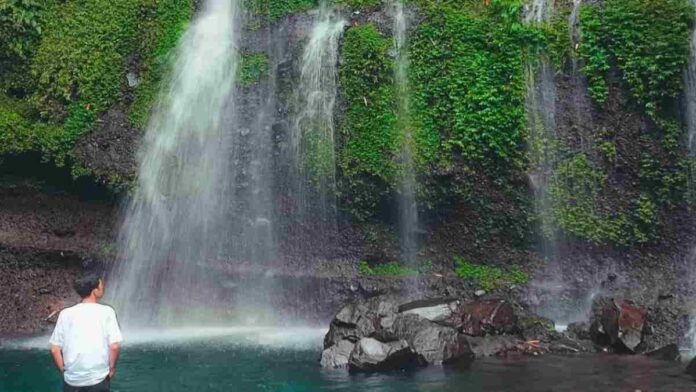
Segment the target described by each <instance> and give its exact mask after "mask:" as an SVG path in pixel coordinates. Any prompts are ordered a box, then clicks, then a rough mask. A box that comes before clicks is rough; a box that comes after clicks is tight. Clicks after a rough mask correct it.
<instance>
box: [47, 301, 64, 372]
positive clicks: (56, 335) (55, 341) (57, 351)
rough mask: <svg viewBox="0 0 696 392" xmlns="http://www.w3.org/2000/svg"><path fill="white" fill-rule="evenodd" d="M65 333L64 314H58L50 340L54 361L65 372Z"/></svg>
mask: <svg viewBox="0 0 696 392" xmlns="http://www.w3.org/2000/svg"><path fill="white" fill-rule="evenodd" d="M64 335H65V334H64V333H63V314H62V313H61V314H60V315H58V322H56V327H55V328H54V329H53V334H51V338H50V340H49V342H50V344H51V356H52V357H53V363H55V365H56V368H58V370H59V371H60V372H61V374H62V373H63V372H65V362H64V361H63V350H62V347H63V344H64V343H65V337H64Z"/></svg>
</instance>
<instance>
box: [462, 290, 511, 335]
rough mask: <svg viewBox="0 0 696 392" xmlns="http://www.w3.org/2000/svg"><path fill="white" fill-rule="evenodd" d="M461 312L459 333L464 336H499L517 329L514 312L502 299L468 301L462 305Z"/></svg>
mask: <svg viewBox="0 0 696 392" xmlns="http://www.w3.org/2000/svg"><path fill="white" fill-rule="evenodd" d="M461 311H462V325H461V331H462V333H464V334H466V335H471V336H483V335H500V334H504V333H514V332H515V330H516V329H517V316H516V315H515V310H514V308H513V307H512V305H511V304H510V303H509V302H507V301H505V300H502V299H481V300H474V301H470V302H467V303H465V304H464V305H462V310H461Z"/></svg>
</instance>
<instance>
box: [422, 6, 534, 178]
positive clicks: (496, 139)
mask: <svg viewBox="0 0 696 392" xmlns="http://www.w3.org/2000/svg"><path fill="white" fill-rule="evenodd" d="M458 3H459V2H451V3H450V2H445V3H444V4H442V5H435V4H440V3H432V4H430V3H426V4H429V5H428V6H424V7H423V8H424V11H425V12H426V15H427V19H426V20H425V21H424V22H423V23H421V24H420V25H419V27H418V28H417V30H416V31H415V34H414V36H413V37H412V39H411V51H410V56H411V81H412V89H413V101H414V102H413V110H414V124H417V125H418V126H417V128H416V132H415V135H414V138H415V141H416V149H417V152H418V160H419V164H420V165H421V167H424V166H428V165H434V166H436V167H440V168H443V169H445V168H447V167H449V166H450V165H451V164H452V163H453V161H454V160H455V159H457V160H461V161H463V162H462V163H463V164H464V165H466V166H468V167H483V168H485V169H487V170H490V171H493V172H497V173H500V172H505V171H506V170H510V169H513V168H516V167H522V166H524V162H523V156H522V151H523V149H522V148H521V145H522V140H523V137H524V132H525V109H524V94H525V84H524V66H523V64H524V62H523V59H524V53H525V48H526V47H527V45H528V44H529V43H531V44H534V43H540V42H541V40H542V38H543V37H542V35H541V34H540V32H539V31H538V30H535V29H532V28H526V27H525V26H524V25H522V24H521V23H519V21H518V15H519V12H520V9H521V8H520V7H521V3H519V2H512V1H511V2H503V1H499V2H494V3H492V5H491V7H490V9H488V10H486V11H484V14H483V15H480V14H475V13H473V12H472V11H470V10H468V9H467V7H466V6H462V5H458Z"/></svg>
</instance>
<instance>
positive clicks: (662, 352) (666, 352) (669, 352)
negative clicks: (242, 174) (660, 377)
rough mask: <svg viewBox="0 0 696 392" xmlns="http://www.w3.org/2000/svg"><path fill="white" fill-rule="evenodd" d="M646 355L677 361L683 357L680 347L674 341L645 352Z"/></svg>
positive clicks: (662, 359)
mask: <svg viewBox="0 0 696 392" xmlns="http://www.w3.org/2000/svg"><path fill="white" fill-rule="evenodd" d="M645 355H647V356H648V357H650V358H652V359H657V360H660V361H670V362H676V361H679V360H680V359H681V354H680V353H679V347H677V345H676V344H674V343H672V344H668V345H666V346H664V347H660V348H658V349H657V350H653V351H649V352H647V353H645Z"/></svg>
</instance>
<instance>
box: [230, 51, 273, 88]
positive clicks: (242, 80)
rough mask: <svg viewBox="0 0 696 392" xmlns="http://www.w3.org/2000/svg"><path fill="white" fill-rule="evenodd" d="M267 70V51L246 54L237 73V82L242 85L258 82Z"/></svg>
mask: <svg viewBox="0 0 696 392" xmlns="http://www.w3.org/2000/svg"><path fill="white" fill-rule="evenodd" d="M267 72H268V56H266V54H265V53H247V54H244V55H242V63H241V65H240V67H239V74H238V75H237V83H239V84H240V85H242V86H250V85H252V84H254V83H258V82H259V81H260V80H261V77H262V76H263V75H265V74H266V73H267Z"/></svg>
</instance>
